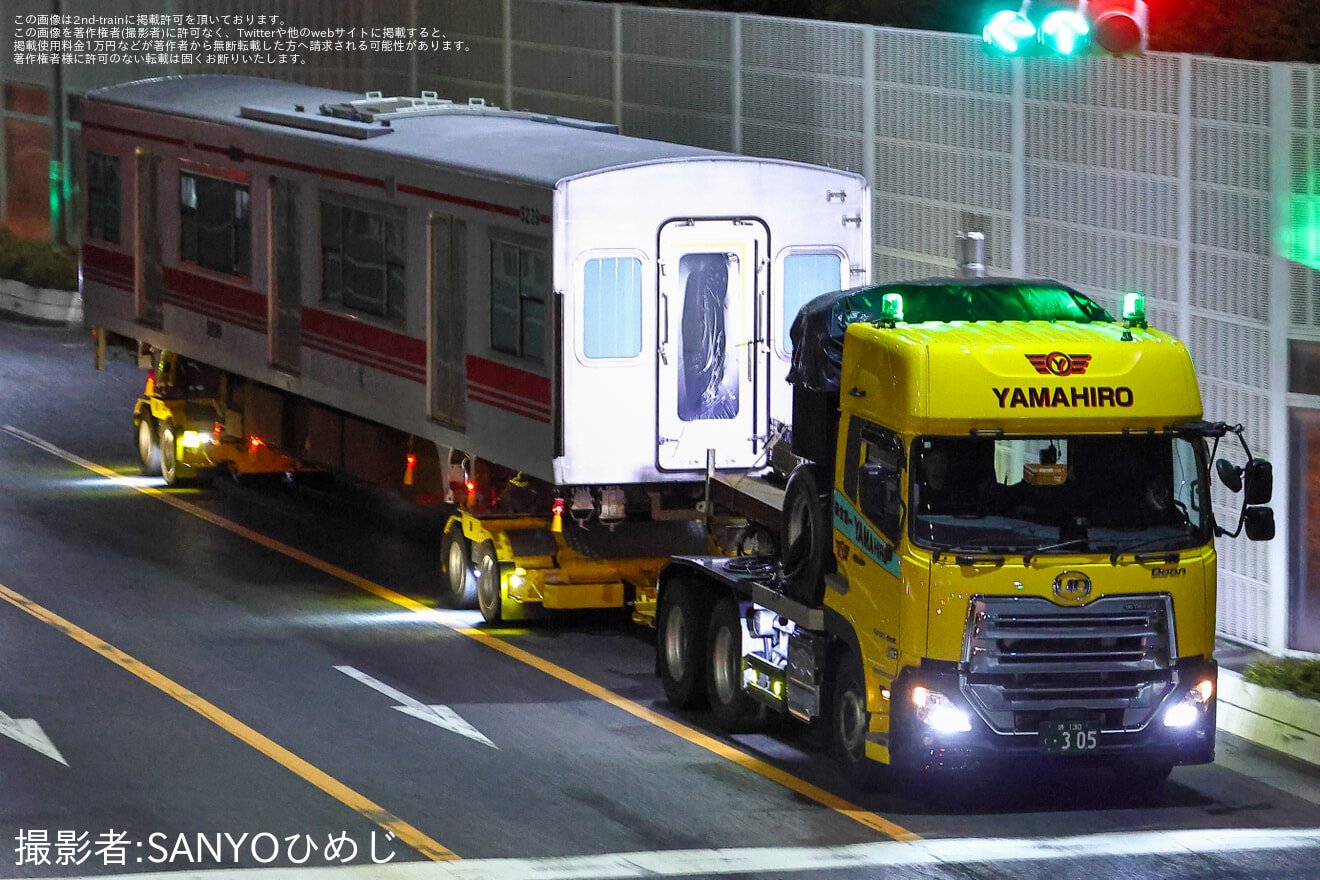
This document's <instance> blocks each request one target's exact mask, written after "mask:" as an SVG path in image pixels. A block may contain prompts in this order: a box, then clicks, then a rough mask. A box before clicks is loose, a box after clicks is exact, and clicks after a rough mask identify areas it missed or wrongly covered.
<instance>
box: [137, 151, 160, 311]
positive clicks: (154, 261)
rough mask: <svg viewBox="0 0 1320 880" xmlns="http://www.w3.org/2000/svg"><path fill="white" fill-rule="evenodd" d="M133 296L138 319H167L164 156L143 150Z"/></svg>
mask: <svg viewBox="0 0 1320 880" xmlns="http://www.w3.org/2000/svg"><path fill="white" fill-rule="evenodd" d="M134 201H135V203H136V204H135V206H134V218H135V220H136V227H137V228H136V229H135V230H134V236H133V242H134V244H133V248H134V252H133V257H134V259H133V270H134V271H133V299H134V305H135V306H136V310H137V320H138V322H139V323H142V324H145V325H147V326H148V327H161V326H163V324H164V321H165V312H164V305H163V303H164V300H165V280H164V276H163V274H162V271H161V265H160V156H159V155H157V154H155V153H149V152H147V151H145V150H141V149H139V150H138V152H137V161H136V167H135V174H134Z"/></svg>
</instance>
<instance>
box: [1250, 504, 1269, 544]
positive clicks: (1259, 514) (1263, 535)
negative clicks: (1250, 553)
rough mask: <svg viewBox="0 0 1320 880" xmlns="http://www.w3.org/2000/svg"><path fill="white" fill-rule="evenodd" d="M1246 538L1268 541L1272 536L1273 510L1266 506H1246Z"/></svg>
mask: <svg viewBox="0 0 1320 880" xmlns="http://www.w3.org/2000/svg"><path fill="white" fill-rule="evenodd" d="M1246 529H1247V539H1248V540H1251V541H1269V540H1271V539H1273V538H1274V511H1273V510H1271V509H1270V508H1268V507H1248V508H1247V512H1246Z"/></svg>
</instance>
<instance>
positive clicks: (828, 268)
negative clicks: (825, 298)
mask: <svg viewBox="0 0 1320 880" xmlns="http://www.w3.org/2000/svg"><path fill="white" fill-rule="evenodd" d="M842 271H843V261H842V260H840V259H839V255H838V254H805V253H804V254H789V255H788V256H787V257H785V258H784V289H783V290H782V291H781V293H780V296H779V304H780V309H781V310H782V311H781V313H780V319H781V321H782V323H781V324H780V327H782V328H783V329H782V330H781V331H780V335H779V342H780V347H781V348H782V349H783V350H784V352H785V353H789V354H791V353H792V351H793V341H792V340H791V339H789V336H788V329H789V328H790V327H792V326H793V319H794V318H796V317H797V314H798V312H800V311H801V310H802V307H803V306H804V305H806V304H807V303H808V302H809V301H810V300H813V299H815V298H816V297H818V296H820V295H821V294H822V293H830V292H831V291H835V290H839V289H840V283H841V279H842V277H843V276H842V274H841V273H842Z"/></svg>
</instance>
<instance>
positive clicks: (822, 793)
mask: <svg viewBox="0 0 1320 880" xmlns="http://www.w3.org/2000/svg"><path fill="white" fill-rule="evenodd" d="M3 428H4V430H5V431H7V432H8V433H10V434H12V435H14V436H15V437H18V438H19V439H20V440H24V441H26V442H28V443H30V444H32V445H33V446H37V447H39V448H41V449H44V450H45V451H47V452H49V453H50V454H52V455H55V456H58V457H59V458H62V459H64V460H65V461H68V462H71V463H73V464H76V465H78V466H79V467H83V468H86V469H87V470H90V471H92V472H94V473H97V474H100V475H101V476H103V477H107V478H109V479H111V480H116V481H119V482H121V483H123V484H124V485H126V486H129V487H130V488H133V489H135V490H137V491H139V492H141V493H143V494H145V495H150V496H152V497H153V498H156V499H158V500H160V501H164V502H165V503H166V504H169V505H170V506H172V507H174V508H177V509H178V510H181V511H183V512H184V513H188V514H191V515H193V516H196V517H199V518H200V519H204V520H206V521H207V522H209V523H212V524H214V525H217V526H219V527H220V528H222V529H226V530H227V531H229V532H232V533H233V534H235V535H239V536H240V537H243V538H246V539H247V540H249V541H253V542H255V543H257V544H260V545H261V546H263V547H266V548H267V549H269V550H274V551H275V552H276V553H281V554H283V555H285V556H288V557H289V558H291V559H296V560H297V561H299V562H302V563H304V564H306V565H309V566H311V567H312V568H315V569H317V570H318V571H321V572H324V573H325V574H328V575H330V576H331V577H334V578H337V579H339V580H342V581H345V582H346V583H349V584H352V585H353V586H355V587H357V588H358V589H360V590H364V591H366V592H368V593H371V594H372V595H373V596H377V597H378V598H381V599H384V600H385V601H386V602H390V603H392V604H394V605H397V606H399V607H400V608H405V609H407V610H408V611H411V612H414V613H416V614H419V615H423V616H425V617H427V618H428V619H429V620H431V621H433V622H435V623H439V624H440V625H442V626H445V627H448V628H449V629H451V630H453V631H454V632H457V633H459V634H461V635H465V636H467V637H469V638H471V639H475V640H476V641H478V642H480V643H482V644H483V645H486V646H487V647H490V648H493V649H494V650H496V651H499V652H500V653H501V654H504V655H506V656H508V657H511V658H513V659H515V660H517V661H519V662H521V663H524V664H526V665H528V666H531V667H533V668H535V669H539V670H540V671H542V672H544V673H545V674H546V675H549V676H551V677H552V678H555V679H558V680H559V681H561V682H563V683H564V684H567V685H569V686H570V687H574V688H577V689H578V690H580V691H583V692H584V693H587V694H589V695H591V696H593V697H596V698H597V699H599V700H603V701H604V702H606V703H609V704H610V705H612V706H615V707H617V708H619V709H622V710H623V711H625V712H627V713H629V714H630V715H633V716H635V717H637V718H640V719H642V720H643V721H646V722H648V723H650V724H653V725H655V726H656V727H659V728H661V729H663V730H667V731H669V732H670V733H673V734H674V735H676V736H679V737H682V738H683V739H684V740H687V741H688V742H690V743H692V744H693V745H695V746H699V747H701V748H703V749H706V750H707V751H710V752H713V753H714V754H716V755H719V756H720V757H721V758H725V759H726V760H729V761H732V762H734V763H735V764H738V765H739V766H742V767H745V768H747V769H748V770H751V771H752V772H754V773H758V774H760V775H761V776H764V777H765V778H767V779H770V780H772V781H774V782H777V783H779V784H780V785H783V786H784V787H786V788H789V789H791V790H792V791H795V792H797V793H798V794H800V795H802V796H804V797H807V798H810V799H811V800H813V801H816V802H817V803H819V804H821V805H822V806H825V807H828V808H830V809H831V810H834V811H836V812H838V813H841V814H842V815H844V816H847V817H848V818H849V819H853V820H855V821H857V822H860V823H861V824H863V825H865V826H867V827H868V828H872V829H874V830H876V831H879V832H880V833H881V834H884V835H887V836H889V837H892V838H893V839H894V840H920V839H921V835H919V834H916V833H915V832H912V831H909V830H908V829H906V828H904V827H902V826H901V825H898V824H896V823H894V822H891V821H889V820H888V819H885V818H884V817H883V816H879V815H877V814H875V813H872V812H870V811H869V810H865V809H862V808H861V807H859V806H857V805H856V804H853V803H851V802H850V801H848V800H846V799H844V798H841V797H839V796H837V795H834V794H831V793H830V792H828V791H826V790H825V789H823V788H821V787H820V786H817V785H813V784H811V783H810V782H807V781H806V780H804V779H799V778H798V777H796V776H794V775H792V774H791V773H787V772H785V771H783V770H780V769H779V768H778V767H775V766H774V765H773V764H770V763H768V762H766V761H762V760H760V759H759V758H756V757H753V756H752V755H749V754H747V753H746V752H744V751H743V750H741V749H739V748H737V747H735V746H732V745H730V744H728V743H726V742H724V741H723V740H720V739H717V738H715V737H713V736H710V735H708V734H705V733H702V732H701V731H699V730H697V729H695V728H693V727H689V726H688V725H686V724H683V723H682V722H680V721H675V720H674V719H672V718H669V717H667V716H665V715H662V714H661V713H659V712H657V711H655V710H654V709H649V708H647V707H646V706H643V705H642V704H640V703H637V702H635V701H633V700H630V699H628V698H626V697H621V696H619V695H618V694H616V693H614V692H613V691H611V690H609V689H608V688H605V687H602V686H601V685H598V684H596V683H595V682H593V681H591V680H589V679H586V678H583V677H582V676H580V675H578V674H576V673H574V672H570V671H568V670H567V669H564V668H563V667H562V666H558V665H556V664H554V663H551V662H550V661H548V660H545V659H542V658H541V657H538V656H536V655H535V654H532V653H530V652H528V651H525V650H523V649H522V648H519V647H516V646H515V645H512V644H510V643H508V642H506V641H503V640H502V639H497V638H494V637H493V636H491V635H490V634H489V633H486V632H483V631H482V630H479V629H473V628H472V627H470V626H466V625H462V624H458V623H455V622H454V621H453V620H449V619H446V618H445V616H444V615H442V614H440V613H437V612H436V611H435V609H433V608H429V607H427V606H426V605H423V604H422V603H421V602H418V601H417V600H416V599H411V598H409V597H408V596H405V595H403V594H402V593H396V592H395V591H394V590H391V589H389V588H388V587H383V586H381V585H380V584H377V583H374V582H372V581H369V580H367V579H366V578H364V577H361V576H359V575H356V574H354V573H353V572H351V571H348V570H347V569H343V568H340V567H339V566H337V565H334V564H332V563H329V562H326V561H325V560H323V559H319V558H317V557H315V556H312V555H311V554H309V553H305V552H303V551H302V550H299V549H297V548H296V547H291V546H289V545H288V544H284V543H283V542H280V541H277V540H275V539H274V538H269V537H267V536H265V535H263V534H261V533H259V532H256V531H253V530H252V529H249V528H247V527H246V526H242V525H239V524H238V523H236V522H233V521H231V520H227V519H224V518H223V517H220V516H218V515H216V514H214V513H212V512H210V511H209V510H205V509H204V508H201V507H198V506H197V505H195V504H191V503H189V502H187V501H184V500H182V499H181V498H179V497H177V496H175V495H173V494H171V493H169V492H166V491H162V490H160V489H157V488H155V487H152V486H138V485H134V484H133V483H132V482H130V481H129V480H127V479H125V478H124V477H123V475H121V474H118V473H115V472H114V471H112V470H110V469H108V468H105V467H102V466H101V465H98V464H95V463H93V462H90V461H87V460H85V459H82V458H79V457H78V456H76V455H74V454H73V453H70V452H66V451H64V450H63V449H60V448H59V447H57V446H52V445H51V444H49V443H47V442H46V441H44V440H41V439H40V438H38V437H35V436H33V435H31V434H28V433H27V432H26V431H20V430H19V429H17V428H13V427H11V426H9V425H5V426H3Z"/></svg>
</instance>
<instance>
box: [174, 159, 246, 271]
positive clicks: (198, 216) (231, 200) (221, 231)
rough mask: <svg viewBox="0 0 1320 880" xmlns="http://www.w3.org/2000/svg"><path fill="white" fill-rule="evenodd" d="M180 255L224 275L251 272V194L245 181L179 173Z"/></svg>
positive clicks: (183, 258)
mask: <svg viewBox="0 0 1320 880" xmlns="http://www.w3.org/2000/svg"><path fill="white" fill-rule="evenodd" d="M179 258H180V259H182V260H187V261H188V262H190V263H195V264H196V265H198V266H201V267H202V268H203V269H210V270H211V271H213V272H223V273H225V274H226V275H241V276H247V275H250V274H251V272H252V196H251V193H250V191H249V189H248V187H247V185H246V184H242V183H234V182H232V181H228V180H220V179H218V178H214V177H206V176H203V175H201V174H193V173H191V172H187V171H185V172H182V173H180V175H179Z"/></svg>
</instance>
